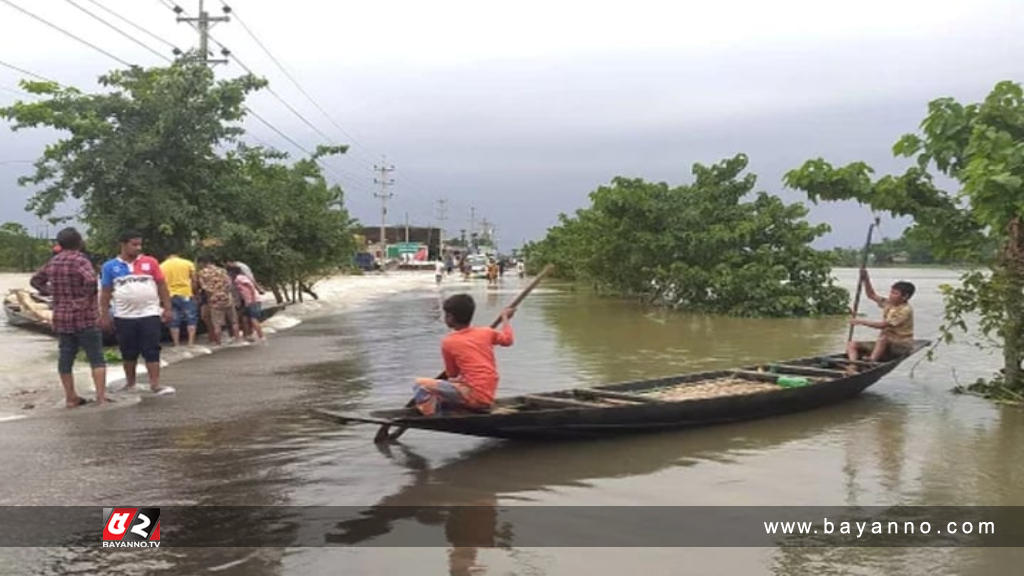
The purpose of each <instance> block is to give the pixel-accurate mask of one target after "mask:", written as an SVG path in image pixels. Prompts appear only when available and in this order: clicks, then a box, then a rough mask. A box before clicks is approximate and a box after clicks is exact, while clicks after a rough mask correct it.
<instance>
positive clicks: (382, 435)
mask: <svg viewBox="0 0 1024 576" xmlns="http://www.w3.org/2000/svg"><path fill="white" fill-rule="evenodd" d="M554 269H555V266H554V264H548V265H547V266H545V267H544V269H543V270H541V271H540V273H539V274H537V276H536V277H535V278H534V279H533V280H532V281H530V283H529V284H527V285H526V288H523V289H522V291H521V292H519V294H518V295H517V296H516V297H515V299H514V300H512V302H511V303H510V304H509V305H508V306H506V307H505V308H515V307H516V306H519V304H520V303H521V302H522V301H523V300H525V299H526V297H527V296H529V295H530V292H533V289H534V288H536V287H537V285H538V284H540V281H541V280H543V279H544V277H545V276H547V275H548V273H550V272H551V271H552V270H554ZM500 324H501V314H498V317H497V318H495V319H494V322H491V328H497V327H498V326H499V325H500ZM447 378H448V373H447V372H446V371H444V370H442V371H441V373H440V374H438V375H437V379H438V380H446V379H447ZM415 405H416V400H415V399H411V400H409V402H407V403H406V404H405V407H406V408H412V407H413V406H415ZM390 427H391V426H390V425H388V424H383V425H381V427H380V429H379V430H377V434H376V436H374V437H373V441H374V442H377V443H380V442H385V441H389V440H397V439H398V437H399V436H401V435H402V434H404V433H405V431H406V427H405V426H402V427H400V428H398V430H395V432H394V433H392V434H391V435H390V436H389V435H388V429H389V428H390Z"/></svg>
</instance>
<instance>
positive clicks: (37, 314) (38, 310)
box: [4, 288, 288, 346]
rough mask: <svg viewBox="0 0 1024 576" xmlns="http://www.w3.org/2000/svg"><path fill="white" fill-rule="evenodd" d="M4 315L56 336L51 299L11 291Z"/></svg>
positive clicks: (108, 336) (166, 332)
mask: <svg viewBox="0 0 1024 576" xmlns="http://www.w3.org/2000/svg"><path fill="white" fill-rule="evenodd" d="M287 306H288V304H273V305H270V306H264V307H263V314H262V316H261V317H260V322H264V321H266V320H267V319H268V318H271V317H273V316H274V315H275V314H277V313H278V312H280V311H282V310H284V309H285V308H287ZM4 314H6V315H7V323H8V324H9V325H11V326H17V327H18V328H24V329H26V330H32V331H34V332H38V333H40V334H46V335H49V336H54V335H55V334H54V332H53V325H52V320H53V312H52V311H51V310H50V299H49V298H47V297H45V296H41V295H39V294H38V293H36V292H32V291H29V290H22V289H17V288H15V289H11V290H10V291H9V292H8V294H7V297H6V298H4ZM206 329H207V327H206V323H205V322H200V323H199V325H198V326H197V327H196V334H205V333H206ZM181 334H182V338H183V339H184V338H186V337H187V336H186V333H185V329H184V327H182V328H181ZM162 340H163V341H164V342H170V341H171V333H170V329H169V328H168V327H167V326H164V329H163V335H162ZM116 344H117V336H116V335H115V334H113V333H104V335H103V345H104V346H115V345H116Z"/></svg>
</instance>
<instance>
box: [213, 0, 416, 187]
mask: <svg viewBox="0 0 1024 576" xmlns="http://www.w3.org/2000/svg"><path fill="white" fill-rule="evenodd" d="M220 3H221V5H222V6H223V7H224V12H225V13H230V14H232V15H233V16H234V18H235V21H237V22H238V23H239V24H240V25H241V26H242V29H243V30H245V32H246V34H248V35H249V37H250V38H252V39H253V41H254V42H256V45H257V46H259V47H260V49H261V50H263V53H264V54H266V55H267V57H268V58H270V60H271V61H272V62H273V63H274V64H275V65H276V66H277V68H278V69H279V70H281V72H282V73H283V74H284V75H285V77H286V78H288V80H290V81H291V83H292V84H293V85H294V86H295V88H296V89H298V91H299V92H300V93H301V94H302V95H303V96H305V97H306V99H307V100H309V102H310V103H311V104H312V105H313V106H314V107H315V108H316V109H317V111H319V112H320V114H322V115H323V116H324V118H326V119H327V121H328V122H330V123H331V125H333V126H334V127H335V128H336V129H337V130H338V131H339V132H341V133H342V134H343V135H344V136H345V137H346V138H348V139H349V140H350V141H351V142H352V143H353V144H354V145H355V146H357V147H359V148H362V149H363V150H364V151H365V152H366V153H367V154H368V155H369V156H370V157H374V156H376V154H375V153H374V152H373V151H372V150H370V149H369V148H367V147H366V146H365V145H364V144H363V143H362V142H360V141H359V140H358V139H357V138H356V137H355V136H353V135H352V134H351V133H350V132H348V131H347V130H345V129H344V128H342V127H341V125H340V124H338V122H337V121H335V120H334V118H333V117H331V115H330V114H328V113H327V111H326V110H324V108H323V107H322V106H321V105H320V104H319V103H318V102H317V101H316V99H315V98H313V97H312V96H311V95H310V94H309V92H308V91H306V89H305V88H303V87H302V84H301V83H300V82H299V81H298V80H297V79H296V78H295V76H294V75H292V73H291V72H289V71H288V69H287V68H286V67H285V65H284V64H283V63H282V62H281V61H280V60H279V59H278V58H277V57H276V56H274V54H273V53H272V52H271V51H270V49H269V48H268V47H267V46H266V44H265V43H264V42H263V41H262V40H260V38H259V37H258V36H257V35H256V33H255V32H254V31H253V30H252V29H251V28H250V27H249V26H248V24H246V23H245V21H244V20H243V19H242V17H241V16H240V15H239V14H238V11H237V10H235V9H234V8H232V7H231V6H230V5H229V4H228V3H227V2H226V1H225V0H220ZM214 42H216V43H217V44H218V45H219V46H220V47H221V48H223V49H225V50H227V49H226V48H225V47H224V45H223V44H221V43H220V42H218V41H217V40H216V39H214ZM235 61H236V62H238V64H239V65H240V66H242V67H243V68H246V67H245V66H244V65H243V64H242V62H241V61H239V60H238V57H237V56H236V57H235ZM246 70H248V69H247V68H246ZM251 73H252V72H250V74H251ZM268 91H269V92H270V93H271V94H273V95H274V96H275V97H277V98H278V99H279V100H281V101H282V103H283V104H284V105H285V106H287V107H288V108H289V109H291V110H292V112H293V113H294V114H295V115H296V116H299V118H300V119H301V120H302V121H303V122H304V123H305V124H306V125H307V126H309V127H310V128H312V129H313V130H314V131H315V132H316V133H317V134H319V135H320V136H321V137H322V138H324V139H325V140H327V141H328V142H330V141H331V138H330V137H329V136H327V135H326V134H324V133H323V131H321V130H320V129H319V128H317V127H315V126H313V125H312V124H311V123H310V122H308V121H307V120H306V119H305V118H303V117H302V116H301V115H300V114H299V113H298V112H296V111H295V110H294V109H293V108H292V107H291V106H290V105H289V104H288V103H286V102H284V100H283V99H282V98H280V97H279V96H278V95H277V94H276V93H275V92H274V91H273V90H272V89H270V88H269V87H268ZM349 158H351V159H352V161H353V162H356V163H357V164H360V165H362V166H363V167H364V168H369V166H368V165H367V164H365V163H362V162H360V161H359V160H358V159H357V158H355V157H352V156H349ZM406 181H407V183H409V182H410V181H412V182H411V183H413V184H416V182H415V180H414V179H411V178H409V177H408V176H406ZM410 187H411V188H412V189H414V190H415V189H417V188H418V186H415V185H413V186H410Z"/></svg>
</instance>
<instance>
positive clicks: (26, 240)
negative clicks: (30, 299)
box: [0, 222, 50, 272]
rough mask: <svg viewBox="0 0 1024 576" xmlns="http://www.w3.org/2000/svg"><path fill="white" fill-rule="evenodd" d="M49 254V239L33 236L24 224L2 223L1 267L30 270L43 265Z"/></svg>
mask: <svg viewBox="0 0 1024 576" xmlns="http://www.w3.org/2000/svg"><path fill="white" fill-rule="evenodd" d="M49 255H50V243H49V241H47V240H46V239H40V238H33V237H31V236H30V235H29V233H28V228H25V226H24V225H23V224H19V223H18V222H4V223H3V224H0V269H3V270H14V271H19V272H29V271H32V270H35V269H36V268H37V267H39V266H40V265H42V264H43V262H45V261H46V259H47V257H49Z"/></svg>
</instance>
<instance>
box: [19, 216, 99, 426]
mask: <svg viewBox="0 0 1024 576" xmlns="http://www.w3.org/2000/svg"><path fill="white" fill-rule="evenodd" d="M57 244H58V246H60V248H61V250H60V251H59V252H58V253H57V254H56V255H54V256H53V257H52V258H50V261H49V262H47V263H46V265H45V266H43V267H42V269H40V270H39V271H38V272H36V273H35V275H33V276H32V280H31V281H30V283H31V284H32V287H33V288H35V289H36V290H38V291H39V293H40V294H44V295H49V296H50V297H51V298H52V301H53V304H52V307H53V330H54V332H56V333H57V337H58V348H59V351H60V354H59V356H58V360H57V373H58V374H60V383H61V384H63V385H64V396H65V401H66V402H67V405H68V407H69V408H74V407H76V406H81V405H82V404H85V403H87V402H88V400H86V399H84V398H82V397H80V396H79V395H78V392H76V391H75V376H74V374H72V373H71V368H72V366H73V365H74V362H75V356H76V355H78V350H79V348H81V349H84V350H85V354H86V356H87V357H88V359H89V364H90V365H91V366H92V381H93V384H94V385H95V386H96V402H98V403H100V404H103V403H105V402H107V395H106V384H107V364H106V362H105V360H104V358H103V333H102V331H101V330H100V328H99V324H98V320H99V311H98V308H97V305H98V301H99V300H98V288H99V287H98V282H97V279H96V271H95V270H94V269H93V266H92V262H90V261H89V258H87V257H86V256H85V254H83V253H82V247H83V246H82V244H83V242H82V235H81V234H79V232H78V230H75V229H74V228H65V229H63V230H61V231H60V232H59V233H58V234H57Z"/></svg>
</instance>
